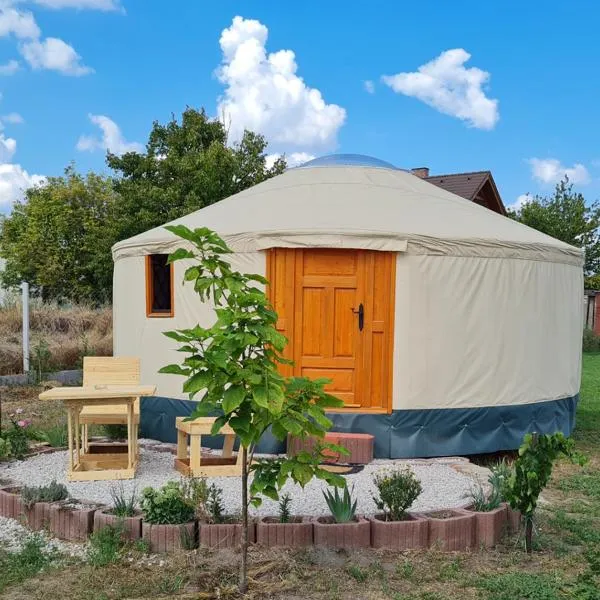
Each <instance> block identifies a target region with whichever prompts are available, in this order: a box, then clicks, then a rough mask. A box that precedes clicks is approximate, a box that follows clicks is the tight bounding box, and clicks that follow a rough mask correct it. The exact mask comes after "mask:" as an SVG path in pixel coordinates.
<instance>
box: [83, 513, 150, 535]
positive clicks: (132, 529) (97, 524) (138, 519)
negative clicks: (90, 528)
mask: <svg viewBox="0 0 600 600" xmlns="http://www.w3.org/2000/svg"><path fill="white" fill-rule="evenodd" d="M109 510H110V509H109V508H106V509H104V510H97V511H96V512H95V513H94V531H99V530H100V529H103V528H104V527H108V526H111V527H118V526H121V527H122V528H123V537H124V538H125V539H127V540H130V541H132V542H134V541H135V540H139V539H140V538H141V537H142V515H141V514H140V515H139V516H134V517H117V516H116V515H113V514H111V513H110V512H106V511H109Z"/></svg>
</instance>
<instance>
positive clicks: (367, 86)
mask: <svg viewBox="0 0 600 600" xmlns="http://www.w3.org/2000/svg"><path fill="white" fill-rule="evenodd" d="M363 85H364V86H365V90H367V92H369V94H374V93H375V84H374V83H373V82H372V81H371V80H369V79H367V81H364V82H363Z"/></svg>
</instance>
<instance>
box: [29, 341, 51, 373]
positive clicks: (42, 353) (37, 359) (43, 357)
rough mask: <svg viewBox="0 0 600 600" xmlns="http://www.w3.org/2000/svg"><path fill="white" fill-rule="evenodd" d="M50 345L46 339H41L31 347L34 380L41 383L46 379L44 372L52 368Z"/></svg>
mask: <svg viewBox="0 0 600 600" xmlns="http://www.w3.org/2000/svg"><path fill="white" fill-rule="evenodd" d="M51 356H52V354H51V352H50V346H49V345H48V342H47V341H46V340H45V339H43V338H42V339H40V340H38V341H37V343H36V344H34V345H33V347H32V348H31V364H32V366H33V376H34V382H35V383H40V382H41V381H43V379H44V373H47V372H48V371H49V370H50V358H51Z"/></svg>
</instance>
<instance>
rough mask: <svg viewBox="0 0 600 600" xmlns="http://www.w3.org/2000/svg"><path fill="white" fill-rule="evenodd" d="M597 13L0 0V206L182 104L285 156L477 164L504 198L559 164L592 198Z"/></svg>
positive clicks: (427, 5) (265, 1)
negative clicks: (248, 132) (256, 134)
mask: <svg viewBox="0 0 600 600" xmlns="http://www.w3.org/2000/svg"><path fill="white" fill-rule="evenodd" d="M236 17H239V18H237V19H236ZM599 21H600V7H599V6H597V5H596V4H595V3H593V2H584V1H582V2H578V3H573V5H572V6H569V5H568V4H566V3H557V2H546V3H543V4H542V3H537V2H530V3H522V2H502V3H494V2H470V1H463V2H426V1H422V2H419V3H404V2H391V1H386V2H384V1H377V0H372V1H371V2H368V3H366V2H358V1H352V0H346V1H340V0H329V1H328V2H311V1H309V2H304V3H296V4H291V5H290V4H287V3H277V2H273V1H270V0H244V1H241V0H240V1H233V0H232V1H228V0H220V1H218V2H215V1H214V0H213V1H211V2H207V1H205V0H170V1H169V2H165V1H164V0H160V1H159V0H31V1H27V0H0V92H1V93H2V98H1V100H0V122H2V125H3V130H2V132H1V134H0V135H1V137H0V211H4V212H6V211H9V210H10V206H11V204H12V202H13V201H14V199H15V198H17V197H19V195H21V194H22V189H23V187H24V186H26V185H28V184H31V183H36V182H38V181H40V178H41V177H43V176H48V175H58V174H60V173H61V172H62V170H63V169H64V167H65V166H66V165H67V164H68V163H69V162H71V161H75V162H76V164H77V167H78V168H79V169H81V170H83V171H86V170H88V169H94V170H97V171H101V170H105V166H104V155H105V151H106V148H107V147H110V149H111V150H113V151H115V152H123V151H127V150H129V149H136V148H138V147H140V146H139V145H140V144H143V143H145V141H146V139H147V135H148V132H149V130H150V127H151V124H152V121H153V120H155V119H157V120H159V121H162V122H164V121H166V120H168V119H169V117H170V115H171V113H175V114H179V113H181V111H182V110H183V109H184V108H185V106H186V105H190V106H194V107H201V106H203V107H205V108H206V110H207V111H208V112H209V114H211V115H215V116H216V115H225V118H226V119H227V121H228V123H229V127H230V131H231V138H232V140H234V139H235V138H236V136H237V135H239V131H241V130H242V129H243V128H244V127H249V128H251V129H254V130H258V131H260V132H261V133H263V134H264V135H265V136H266V137H267V139H268V140H269V141H270V152H272V153H287V154H288V156H292V155H293V156H294V158H296V159H297V160H301V159H302V158H303V157H307V156H318V155H321V154H326V153H329V152H357V153H363V154H370V155H373V156H376V157H379V158H382V159H384V160H387V161H389V162H392V163H394V164H395V165H397V166H399V167H403V168H411V167H420V166H428V167H430V169H431V173H432V174H436V173H448V172H461V171H473V170H480V169H490V170H491V171H492V173H493V175H494V177H495V180H496V183H497V184H498V187H499V189H500V192H501V195H502V197H503V199H504V202H505V204H507V205H511V204H513V203H514V202H515V201H516V200H517V199H518V197H519V196H521V195H522V194H525V193H527V192H530V193H548V192H550V191H551V190H552V187H553V184H554V182H555V181H556V180H557V179H558V178H560V177H561V176H562V175H563V174H564V173H565V172H568V173H569V174H570V175H571V178H572V179H573V181H575V182H576V184H577V187H578V189H579V190H580V191H582V192H583V193H584V194H585V196H586V198H587V199H588V200H594V199H596V198H597V197H598V196H600V149H599V148H598V139H599V138H600V135H599V133H600V132H599V129H600V125H599V122H598V119H596V118H595V117H593V115H594V114H595V113H596V111H597V104H598V98H600V77H598V64H599V62H600V61H599V59H600V45H599V44H598V42H597V30H598V25H599ZM365 82H368V83H365ZM20 121H22V122H20Z"/></svg>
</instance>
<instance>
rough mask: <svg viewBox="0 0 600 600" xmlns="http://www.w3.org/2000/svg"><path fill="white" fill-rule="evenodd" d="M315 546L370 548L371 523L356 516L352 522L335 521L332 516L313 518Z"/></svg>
mask: <svg viewBox="0 0 600 600" xmlns="http://www.w3.org/2000/svg"><path fill="white" fill-rule="evenodd" d="M313 535H314V544H315V546H322V547H325V548H368V547H369V546H370V545H371V523H370V522H369V521H367V519H365V518H364V517H356V520H355V521H352V522H351V523H335V522H334V521H333V518H332V517H318V518H317V519H314V520H313Z"/></svg>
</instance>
